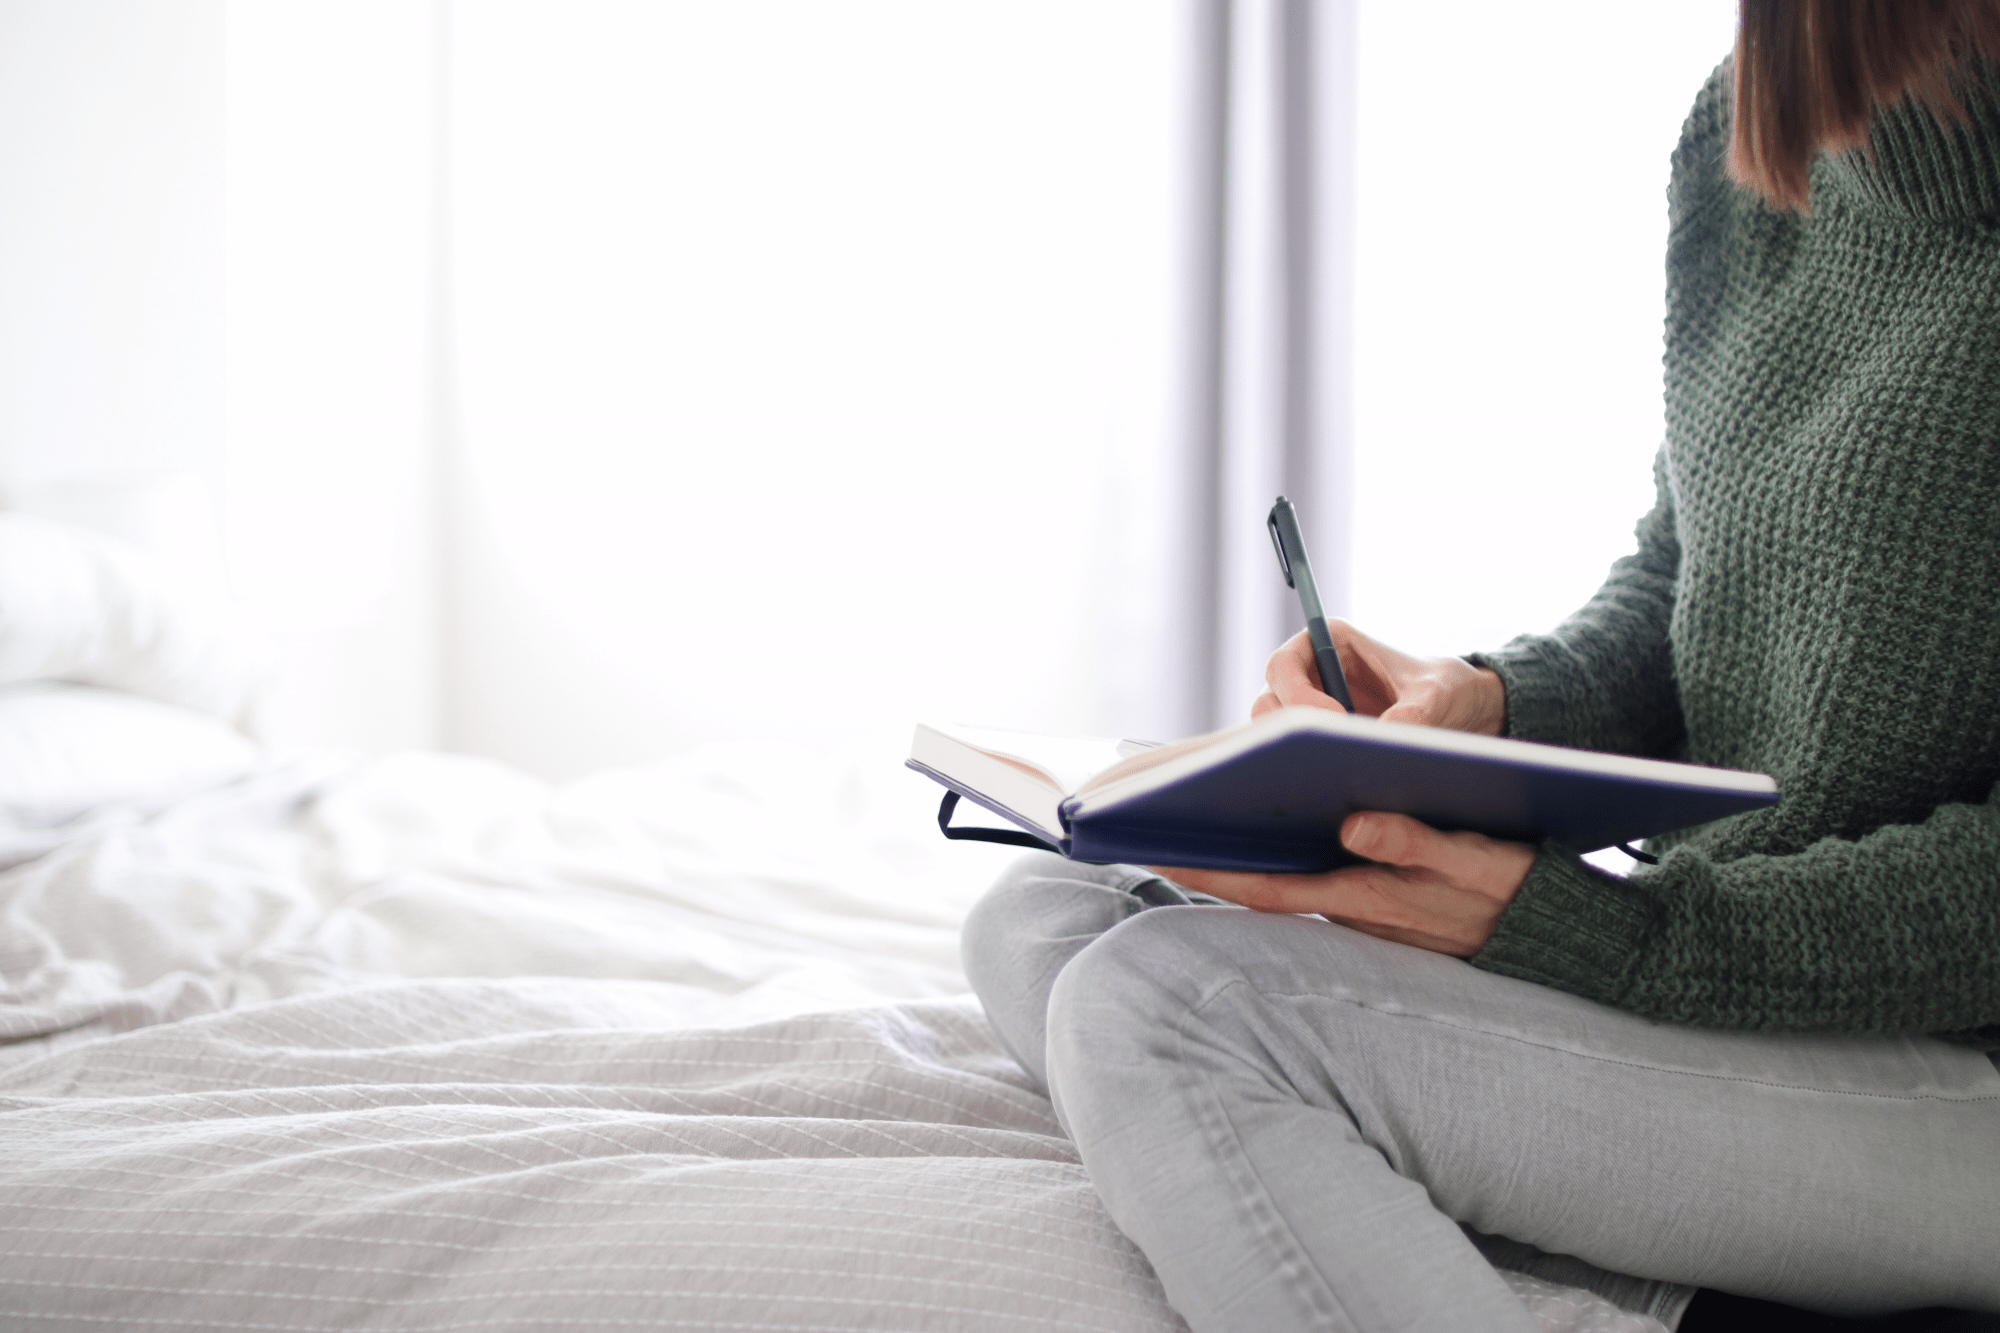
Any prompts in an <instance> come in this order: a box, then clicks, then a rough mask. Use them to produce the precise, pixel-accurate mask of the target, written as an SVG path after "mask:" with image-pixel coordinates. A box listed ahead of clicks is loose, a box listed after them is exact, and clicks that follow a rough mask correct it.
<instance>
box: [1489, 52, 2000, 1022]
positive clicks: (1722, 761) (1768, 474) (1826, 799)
mask: <svg viewBox="0 0 2000 1333" xmlns="http://www.w3.org/2000/svg"><path fill="white" fill-rule="evenodd" d="M1727 68H1728V67H1727V65H1726V64H1725V66H1724V68H1723V69H1722V70H1718V71H1717V73H1716V76H1715V77H1714V78H1712V79H1711V80H1710V82H1709V84H1708V86H1707V87H1706V88H1705V89H1704V90H1703V91H1702V94H1701V96H1700V98H1699V99H1697V101H1696V103H1695V107H1694V111H1693V112H1692V114H1691V115H1690V116H1689V118H1688V122H1687V126H1686V128H1685V130H1684V131H1683V134H1682V139H1681V144H1680V147H1679V149H1678V150H1677V151H1676V153H1675V155H1674V164H1673V165H1674V171H1673V183H1672V186H1671V188H1670V190H1669V193H1668V201H1669V211H1670V218H1671V231H1670V239H1669V241H1668V247H1667V324H1666V406H1667V438H1666V443H1665V447H1664V448H1663V449H1662V450H1661V452H1660V456H1659V460H1658V463H1657V464H1656V469H1655V471H1656V477H1657V480H1658V485H1659V501H1658V505H1657V507H1656V508H1655V509H1654V510H1653V511H1652V512H1651V513H1650V514H1648V515H1647V516H1646V517H1645V518H1644V519H1643V520H1641V522H1640V524H1639V527H1638V534H1637V535H1638V550H1637V551H1636V553H1634V554H1633V555H1631V556H1628V557H1626V558H1625V559H1623V560H1621V561H1619V562H1618V563H1617V564H1616V565H1615V566H1613V568H1612V571H1611V575H1610V578H1609V580H1608V581H1607V582H1606V583H1605V585H1604V587H1603V589H1602V590H1601V591H1599V592H1598V594H1597V595H1596V597H1595V598H1593V599H1592V600H1591V602H1590V603H1589V605H1587V606H1586V607H1584V609H1583V610H1582V611H1580V612H1578V613H1577V614H1576V615H1575V616H1573V617H1571V618H1570V619H1569V620H1568V621H1566V622H1565V623H1564V624H1563V625H1561V626H1560V627H1559V628H1557V629H1556V630H1555V631H1553V632H1552V633H1550V634H1547V635H1543V636H1536V637H1529V638H1524V639H1520V640H1516V641H1515V642H1514V643H1512V644H1510V645H1508V646H1507V647H1506V648H1505V649H1503V650H1501V651H1499V652H1495V653H1486V654H1478V655H1475V656H1474V658H1473V660H1474V661H1476V662H1478V663H1480V664H1481V665H1485V666H1490V667H1492V668H1493V669H1494V670H1495V671H1497V672H1498V673H1499V674H1500V676H1501V679H1502V680H1503V681H1504V682H1505V684H1506V687H1507V714H1508V718H1507V726H1508V732H1509V734H1511V735H1514V736H1521V737H1525V738H1528V739H1531V740H1540V741H1550V742H1553V743H1556V744H1559V745H1571V746H1580V747H1583V748H1587V749H1593V750H1609V751H1617V752H1621V753H1626V754H1638V755H1655V756H1664V757H1670V758H1677V759H1687V760H1690V761H1692V762H1694V763H1700V764H1716V765H1722V766H1725V767H1729V768H1745V769H1755V770H1759V771H1762V772H1766V773H1770V774H1771V775H1773V776H1774V777H1775V778H1776V779H1777V781H1778V788H1779V791H1780V793H1781V794H1782V800H1781V802H1780V804H1779V805H1778V806H1777V807H1775V808H1774V809H1770V810H1763V811H1758V812H1755V813H1752V814H1747V815H1741V816H1737V817H1735V818H1732V819H1726V820H1722V821H1719V822H1717V823H1714V824H1709V825H1705V826H1703V827H1701V828H1698V829H1692V830H1688V831H1685V832H1683V833H1680V834H1677V835H1674V836H1672V837H1669V838H1663V839H1660V840H1658V841H1657V842H1656V843H1655V844H1654V845H1653V846H1652V850H1653V851H1654V852H1656V853H1659V854H1661V861H1660V864H1659V865H1658V866H1657V867H1651V868H1640V869H1638V870H1636V871H1635V872H1634V873H1633V874H1631V875H1630V876H1629V877H1628V878H1623V879H1620V878H1617V877H1615V876H1612V875H1608V874H1603V873H1600V872H1599V871H1597V870H1596V869H1594V868H1593V867H1591V866H1589V865H1587V864H1585V863H1584V862H1583V861H1582V860H1580V859H1578V857H1577V856H1575V855H1574V854H1573V853H1571V852H1569V851H1568V850H1566V849H1564V848H1562V847H1559V846H1555V845H1545V846H1544V847H1543V848H1542V849H1541V855H1540V856H1539V858H1538V859H1537V861H1536V863H1535V866H1534V869H1533V870H1532V871H1531V872H1530V873H1529V875H1528V878H1527V881H1526V882H1525V883H1524V884H1523V885H1522V887H1521V892H1520V895H1519V896H1518V897H1517V898H1516V899H1515V900H1514V902H1513V904H1512V905H1511V906H1510V907H1509V908H1508V909H1507V911H1506V913H1505V914H1504V915H1503V916H1502V917H1501V919H1500V924H1499V928H1498V930H1497V932H1496V933H1495V934H1494V936H1493V938H1492V940H1491V941H1490V942H1489V943H1488V944H1487V945H1486V947H1485V949H1484V950H1483V951H1482V952H1481V953H1480V954H1479V955H1478V956H1477V957H1476V958H1475V959H1474V960H1473V961H1474V963H1476V964H1477V965H1478V966H1480V967H1483V968H1487V969H1489V970H1491V971H1494V972H1501V973H1506V974H1508V975H1510V976H1517V977H1524V978H1527V979H1529V980H1532V981H1537V982H1542V983H1544V984H1547V985H1550V986H1556V987H1560V988H1562V989H1564V990H1568V991H1573V992H1575V993H1577V994H1580V995H1586V996H1589V997H1591V998H1593V999H1597V1000H1601V1001H1604V1002H1605V1003H1608V1004H1613V1005H1617V1006H1620V1007H1622V1008H1625V1009H1629V1010H1632V1011H1635V1012H1637V1013H1641V1014H1644V1015H1647V1016H1649V1017H1653V1018H1657V1019H1662V1020H1666V1021H1670V1022H1676V1023H1687V1024H1693V1025H1700V1026H1708V1027H1725V1028H1762V1029H1792V1030H1806V1029H1819V1030H1830V1031H1841V1032H1898V1031H1901V1032H1942V1033H1948V1034H1953V1035H1956V1036H1958V1037H1961V1038H1963V1039H1967V1040H1971V1041H1974V1042H1976V1043H1978V1044H1981V1045H1985V1046H1988V1047H1995V1048H2000V785H1996V784H2000V98H1992V99H1988V100H1986V101H1983V102H1981V103H1980V104H1979V105H1978V106H1977V107H1976V108H1975V120H1974V124H1973V126H1972V127H1971V128H1970V129H1969V130H1956V131H1948V130H1945V129H1943V128H1942V127H1940V126H1939V125H1938V123H1937V122H1936V121H1935V120H1933V119H1932V118H1930V117H1929V116H1928V115H1926V114H1924V113H1922V112H1919V111H1915V110H1912V109H1905V110H1899V111H1897V112H1894V113H1891V114H1888V115H1885V116H1884V117H1882V118H1881V120H1880V121H1879V122H1878V124H1877V127H1876V130H1875V136H1874V145H1875V155H1874V160H1873V161H1872V162H1870V161H1869V160H1868V159H1867V158H1865V157H1863V156H1862V155H1860V154H1847V155H1842V156H1839V157H1822V158H1821V159H1820V161H1819V162H1818V163H1817V164H1815V166H1814V169H1813V178H1812V202H1813V211H1812V214H1811V216H1802V215H1798V214H1793V213H1787V212H1777V211H1774V210H1772V209H1770V208H1767V207H1765V206H1764V205H1763V204H1761V203H1760V202H1759V201H1758V200H1757V199H1756V198H1755V197H1754V196H1752V195H1751V194H1749V193H1748V192H1747V191H1745V190H1743V189H1741V188H1740V187H1737V186H1735V185H1734V184H1732V183H1731V182H1730V181H1729V179H1728V178H1727V176H1726V175H1725V173H1724V170H1723V160H1724V154H1725V151H1726V147H1727V140H1728V128H1729V96H1728V88H1727V82H1726V71H1727Z"/></svg>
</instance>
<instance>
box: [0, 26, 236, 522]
mask: <svg viewBox="0 0 2000 1333" xmlns="http://www.w3.org/2000/svg"><path fill="white" fill-rule="evenodd" d="M222 44H223V9H222V3H221V0H148V3H144V4H135V3H131V2H130V0H6V3H4V4H0V486H4V487H5V488H6V489H7V490H9V491H10V492H14V493H17V494H19V493H24V492H30V491H36V490H39V489H42V488H44V487H46V486H49V485H53V484H60V483H68V482H72V481H82V480H88V479H93V478H95V479H104V478H109V477H131V476H134V475H138V474H146V475H160V474H171V473H178V472H187V471H196V472H202V473H206V474H207V475H209V476H211V477H214V476H216V475H217V474H218V469H219V467H220V463H221V435H222V416H223V403H222V383H223V350H222V337H223V333H222V326H223V317H222V281H221V279H222V263H223V238H222V174H223V153H222V117H223V102H222V79H221V73H222Z"/></svg>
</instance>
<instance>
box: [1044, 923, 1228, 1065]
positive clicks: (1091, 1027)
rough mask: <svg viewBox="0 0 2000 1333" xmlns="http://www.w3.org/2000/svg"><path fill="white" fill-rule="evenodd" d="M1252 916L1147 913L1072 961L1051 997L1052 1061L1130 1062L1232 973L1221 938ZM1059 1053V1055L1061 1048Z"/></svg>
mask: <svg viewBox="0 0 2000 1333" xmlns="http://www.w3.org/2000/svg"><path fill="white" fill-rule="evenodd" d="M1251 915H1252V914H1251V913H1248V912H1245V911H1243V910H1241V909H1239V908H1230V907H1182V908H1175V909H1173V910H1169V911H1156V912H1142V913H1139V914H1137V915H1135V916H1133V917H1131V918H1129V919H1128V920H1126V921H1124V922H1122V923H1120V924H1119V925H1118V926H1117V927H1116V928H1115V929H1112V930H1109V931H1106V932H1105V933H1104V934H1103V935H1102V936H1101V937H1100V938H1099V939H1098V940H1097V941H1096V942H1095V943H1093V944H1091V945H1090V947H1088V948H1086V949H1084V950H1083V951H1082V952H1080V953H1078V954H1077V955H1076V957H1075V958H1073V959H1071V960H1070V963H1069V966H1068V967H1066V968H1065V969H1063V973H1062V975H1061V976H1060V977H1058V978H1057V979H1056V983H1055V988H1054V990H1053V991H1052V992H1051V994H1050V997H1049V1058H1050V1060H1051V1062H1052V1064H1053V1062H1055V1061H1057V1060H1058V1059H1060V1060H1061V1061H1062V1062H1063V1063H1064V1064H1066V1065H1068V1066H1069V1067H1071V1068H1073V1069H1081V1068H1087V1067H1089V1066H1090V1065H1092V1064H1094V1063H1097V1062H1099V1061H1102V1060H1105V1059H1122V1058H1129V1055H1130V1053H1129V1052H1119V1051H1117V1048H1118V1047H1120V1046H1122V1045H1127V1044H1129V1043H1131V1042H1133V1041H1138V1042H1141V1043H1144V1042H1147V1041H1157V1040H1160V1039H1161V1038H1162V1034H1164V1033H1165V1032H1167V1031H1169V1030H1171V1029H1173V1028H1175V1027H1176V1026H1177V1025H1178V1024H1177V1022H1176V1020H1177V1017H1178V1016H1179V1015H1180V1014H1183V1013H1186V1012H1187V1011H1189V1010H1192V1009H1194V1008H1196V1007H1198V1006H1199V1005H1200V1004H1201V1003H1202V1002H1203V1000H1204V999H1205V998H1206V997H1207V996H1208V995H1210V994H1212V993H1213V992H1214V991H1215V990H1217V989H1219V988H1221V987H1222V986H1223V985H1225V984H1226V983H1227V981H1228V980H1229V979H1230V978H1231V977H1232V976H1234V975H1237V972H1236V969H1235V968H1234V966H1233V965H1232V962H1231V959H1230V951H1229V949H1228V947H1227V945H1226V943H1225V942H1224V937H1226V936H1227V935H1229V934H1230V933H1231V932H1230V930H1229V927H1230V926H1232V925H1235V924H1238V922H1239V921H1240V920H1241V919H1245V918H1249V917H1250V916H1251ZM1059 1048H1060V1050H1061V1055H1060V1056H1059V1055H1058V1049H1059Z"/></svg>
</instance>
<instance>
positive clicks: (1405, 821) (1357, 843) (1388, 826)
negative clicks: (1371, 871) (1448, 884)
mask: <svg viewBox="0 0 2000 1333" xmlns="http://www.w3.org/2000/svg"><path fill="white" fill-rule="evenodd" d="M1439 836H1440V835H1439V834H1438V831H1437V830H1436V829H1434V828H1432V827H1430V826H1429V825H1428V824H1423V823H1420V822H1418V821H1417V820H1414V819H1411V818H1410V817H1409V816H1408V815H1395V814H1390V813H1388V812H1386V811H1382V810H1369V811H1364V812H1362V813H1361V814H1358V815H1349V816H1348V817H1347V818H1346V819H1345V820H1343V821H1342V822H1341V825H1340V845H1341V846H1343V847H1345V848H1347V850H1348V851H1350V852H1353V853H1354V854H1355V855H1356V856H1365V857H1367V858H1368V859H1369V860H1370V861H1376V862H1379V863H1381V864H1382V865H1390V866H1421V867H1425V868H1429V867H1430V865H1431V862H1432V860H1433V859H1435V858H1436V857H1437V855H1438V851H1437V848H1436V847H1435V845H1434V844H1435V841H1436V839H1437V838H1438V837H1439Z"/></svg>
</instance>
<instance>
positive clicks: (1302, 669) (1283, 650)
mask: <svg viewBox="0 0 2000 1333" xmlns="http://www.w3.org/2000/svg"><path fill="white" fill-rule="evenodd" d="M1264 680H1265V683H1266V684H1268V685H1269V686H1270V687H1271V689H1270V692H1271V693H1272V694H1274V695H1276V696H1277V699H1278V702H1279V703H1280V704H1283V705H1286V706H1303V707H1306V708H1324V709H1327V710H1329V711H1330V712H1335V713H1344V712H1346V711H1347V710H1346V709H1345V708H1342V707H1341V706H1340V704H1339V703H1338V702H1336V701H1335V700H1334V699H1333V697H1332V696H1331V695H1329V694H1327V692H1326V691H1325V690H1324V689H1322V688H1320V678H1319V666H1318V664H1317V663H1316V662H1315V661H1314V659H1313V647H1312V639H1311V638H1310V637H1309V636H1308V635H1306V634H1305V633H1304V632H1303V631H1301V632H1300V633H1298V634H1294V635H1293V636H1292V637H1291V638H1289V639H1287V640H1286V641H1285V642H1284V645H1283V646H1282V647H1280V648H1279V649H1278V651H1276V652H1275V653H1272V654H1271V658H1270V660H1269V661H1268V662H1266V663H1265V664H1264Z"/></svg>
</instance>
